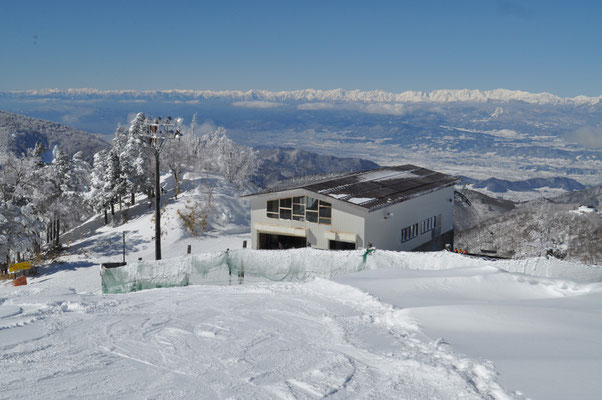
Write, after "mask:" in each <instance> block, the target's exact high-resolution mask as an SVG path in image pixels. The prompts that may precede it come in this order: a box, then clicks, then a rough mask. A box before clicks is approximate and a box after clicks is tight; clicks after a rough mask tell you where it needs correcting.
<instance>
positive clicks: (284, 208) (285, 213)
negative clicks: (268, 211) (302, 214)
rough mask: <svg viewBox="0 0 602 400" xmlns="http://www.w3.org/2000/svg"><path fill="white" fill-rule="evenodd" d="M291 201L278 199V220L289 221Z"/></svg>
mask: <svg viewBox="0 0 602 400" xmlns="http://www.w3.org/2000/svg"><path fill="white" fill-rule="evenodd" d="M292 206H293V199H291V198H290V197H289V198H286V199H280V219H291V216H292V214H293V207H292Z"/></svg>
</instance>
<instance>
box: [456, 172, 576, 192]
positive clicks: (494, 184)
mask: <svg viewBox="0 0 602 400" xmlns="http://www.w3.org/2000/svg"><path fill="white" fill-rule="evenodd" d="M461 178H462V182H463V183H466V184H470V185H472V188H473V189H487V190H488V191H490V192H493V193H505V192H507V191H509V190H512V191H514V192H528V191H532V190H536V189H539V188H544V187H545V188H553V189H564V190H566V191H569V192H570V191H574V190H582V189H585V186H584V185H582V184H581V183H579V182H578V181H576V180H574V179H571V178H566V177H560V176H557V177H554V178H532V179H526V180H522V181H509V180H506V179H497V178H489V179H482V180H477V179H471V178H468V177H465V176H464V177H461Z"/></svg>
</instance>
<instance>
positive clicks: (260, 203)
mask: <svg viewBox="0 0 602 400" xmlns="http://www.w3.org/2000/svg"><path fill="white" fill-rule="evenodd" d="M456 182H457V179H456V178H454V177H452V176H449V175H445V174H441V173H438V172H435V171H431V170H428V169H425V168H420V167H416V166H414V165H401V166H397V167H386V168H380V169H376V170H372V171H367V172H358V173H352V174H349V175H345V176H339V177H336V178H330V179H322V180H318V181H313V182H311V183H306V184H301V185H297V186H292V187H286V188H277V189H272V190H268V191H265V192H260V193H256V194H252V195H249V196H246V198H248V199H249V200H250V201H251V242H252V247H253V248H254V249H279V248H293V247H306V246H311V247H315V248H319V249H361V248H366V247H368V245H369V244H372V245H373V246H374V247H376V248H379V249H387V250H406V251H407V250H414V249H421V250H439V249H441V248H443V247H444V245H445V244H450V245H453V221H452V208H453V204H454V203H453V199H454V184H455V183H456Z"/></svg>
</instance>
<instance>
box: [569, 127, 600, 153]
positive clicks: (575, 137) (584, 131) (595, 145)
mask: <svg viewBox="0 0 602 400" xmlns="http://www.w3.org/2000/svg"><path fill="white" fill-rule="evenodd" d="M566 139H568V140H569V141H571V142H576V143H578V144H580V145H582V146H584V147H586V148H592V149H602V127H593V126H584V127H582V128H579V129H577V130H576V131H574V132H571V133H569V134H567V135H566Z"/></svg>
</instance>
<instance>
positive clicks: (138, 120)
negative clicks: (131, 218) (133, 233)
mask: <svg viewBox="0 0 602 400" xmlns="http://www.w3.org/2000/svg"><path fill="white" fill-rule="evenodd" d="M146 126H147V117H146V116H145V115H144V114H143V113H138V114H136V116H135V117H134V119H133V120H132V121H131V122H130V126H129V128H128V129H127V130H125V129H123V130H120V129H118V131H117V133H116V142H114V145H113V148H114V149H115V150H116V153H117V154H118V155H119V161H120V163H121V169H122V176H123V179H124V180H125V185H126V189H125V190H126V191H128V192H129V193H130V194H131V197H132V198H131V203H132V204H134V203H135V200H136V198H135V194H136V193H138V192H148V191H149V189H150V188H152V180H151V178H152V174H153V168H152V151H151V149H150V146H149V144H148V139H147V138H145V135H147V132H146ZM117 138H119V139H117ZM117 145H118V146H117Z"/></svg>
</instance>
